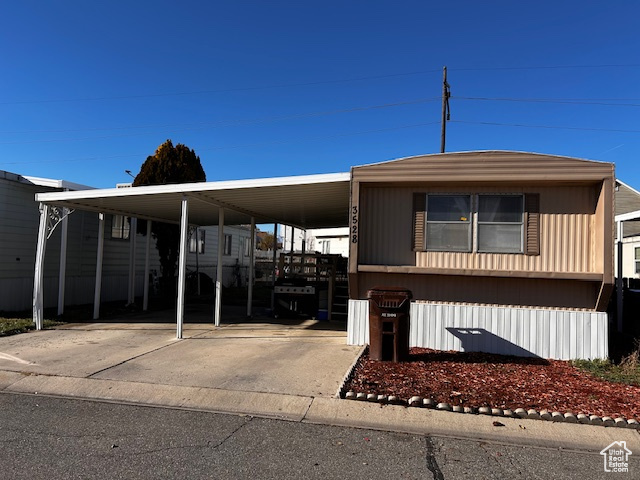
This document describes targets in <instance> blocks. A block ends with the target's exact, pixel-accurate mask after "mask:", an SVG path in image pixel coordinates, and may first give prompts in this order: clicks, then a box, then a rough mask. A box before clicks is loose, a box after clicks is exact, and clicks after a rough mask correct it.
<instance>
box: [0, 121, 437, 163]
mask: <svg viewBox="0 0 640 480" xmlns="http://www.w3.org/2000/svg"><path fill="white" fill-rule="evenodd" d="M439 124H440V121H436V122H425V123H414V124H410V125H400V126H397V127H388V128H378V129H375V130H362V131H358V132H347V133H338V134H335V135H323V136H317V137H298V138H296V139H295V140H275V141H269V142H258V143H245V144H239V145H227V146H223V147H209V148H206V147H205V148H198V154H200V152H212V151H219V150H231V149H236V148H246V147H257V146H265V145H286V144H294V143H300V142H305V141H311V142H313V141H319V140H326V139H331V138H342V137H350V136H356V135H367V134H370V133H382V132H390V131H394V130H403V129H407V128H416V127H424V126H429V125H439ZM148 155H149V154H148V153H143V154H134V153H131V154H121V155H109V156H99V157H81V158H73V159H65V160H37V161H33V162H0V165H33V164H48V163H72V162H86V161H97V160H109V159H114V158H131V157H137V158H146V157H147V156H148Z"/></svg>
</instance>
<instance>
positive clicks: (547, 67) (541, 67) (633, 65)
mask: <svg viewBox="0 0 640 480" xmlns="http://www.w3.org/2000/svg"><path fill="white" fill-rule="evenodd" d="M636 67H640V64H638V63H617V64H607V65H537V66H529V67H474V68H450V69H449V70H452V71H453V70H455V71H456V72H474V71H484V70H486V71H492V70H559V69H567V70H570V69H574V68H575V69H584V68H636Z"/></svg>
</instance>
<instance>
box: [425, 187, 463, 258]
mask: <svg viewBox="0 0 640 480" xmlns="http://www.w3.org/2000/svg"><path fill="white" fill-rule="evenodd" d="M429 197H468V198H469V217H468V218H467V220H466V221H453V220H429ZM424 204H425V208H424V211H425V215H424V248H425V250H426V251H429V252H455V253H471V252H473V247H474V238H473V194H471V193H469V194H465V193H427V194H426V198H425V203H424ZM429 224H432V225H434V224H435V225H460V224H462V225H468V227H469V228H468V232H467V236H468V238H467V248H466V249H463V250H450V249H442V248H429V242H428V241H427V236H428V232H429Z"/></svg>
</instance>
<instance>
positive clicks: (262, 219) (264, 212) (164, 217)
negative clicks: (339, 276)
mask: <svg viewBox="0 0 640 480" xmlns="http://www.w3.org/2000/svg"><path fill="white" fill-rule="evenodd" d="M349 181H350V174H349V173H332V174H323V175H305V176H295V177H279V178H261V179H251V180H232V181H223V182H201V183H183V184H174V185H153V186H145V187H131V188H109V189H96V190H80V191H70V192H53V193H38V194H36V201H38V202H41V203H44V204H47V205H54V206H58V207H67V208H71V209H77V210H85V211H93V212H99V213H109V214H116V215H126V216H131V217H137V218H140V219H147V220H153V221H162V222H170V223H180V205H181V201H182V199H183V197H184V196H186V197H187V198H188V199H189V203H190V205H189V223H190V224H192V225H199V226H204V225H217V223H218V208H219V207H222V208H224V210H225V224H227V225H240V224H247V223H250V221H251V217H253V218H254V219H255V221H256V223H258V224H260V223H276V222H277V223H281V224H285V225H292V226H294V227H297V228H302V229H310V228H327V227H344V226H348V218H349V215H348V214H349Z"/></svg>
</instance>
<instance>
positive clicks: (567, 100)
mask: <svg viewBox="0 0 640 480" xmlns="http://www.w3.org/2000/svg"><path fill="white" fill-rule="evenodd" d="M453 98H454V99H455V100H478V101H490V102H525V103H558V104H565V105H606V106H620V107H640V103H620V102H617V103H610V102H607V100H609V101H614V100H618V99H615V98H611V99H597V98H594V99H586V98H575V99H573V98H509V97H453ZM619 100H640V99H637V98H630V99H619Z"/></svg>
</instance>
